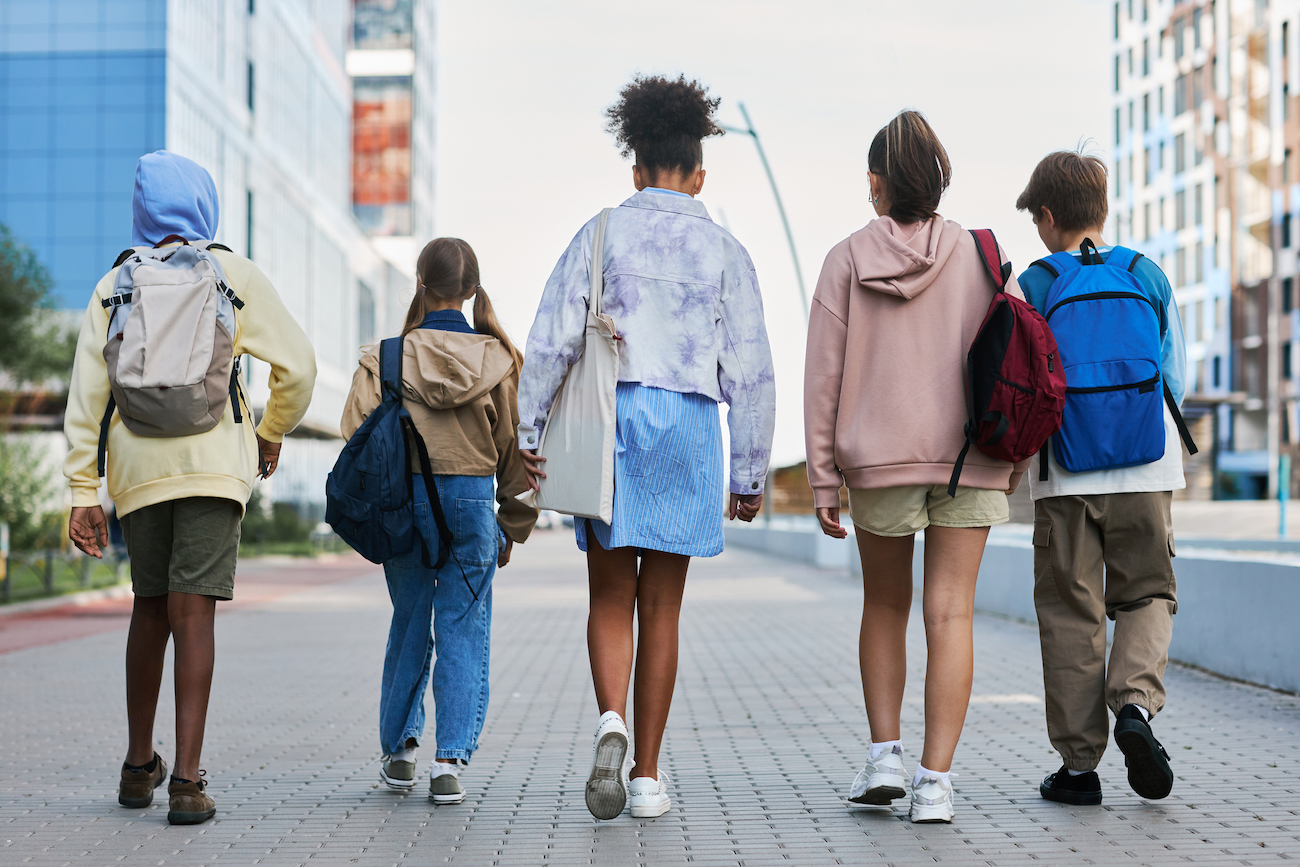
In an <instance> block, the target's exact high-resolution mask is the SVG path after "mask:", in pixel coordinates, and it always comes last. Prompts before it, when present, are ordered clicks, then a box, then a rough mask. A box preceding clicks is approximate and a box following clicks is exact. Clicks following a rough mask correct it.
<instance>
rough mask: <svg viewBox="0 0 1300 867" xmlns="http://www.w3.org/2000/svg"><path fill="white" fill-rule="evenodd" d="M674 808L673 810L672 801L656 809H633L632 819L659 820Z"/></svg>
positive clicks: (655, 807) (659, 805) (657, 806)
mask: <svg viewBox="0 0 1300 867" xmlns="http://www.w3.org/2000/svg"><path fill="white" fill-rule="evenodd" d="M672 808H673V802H672V801H666V802H664V803H662V804H658V805H656V806H654V807H633V808H632V818H633V819H658V818H659V817H660V816H662V815H663V814H664V813H667V812H668V811H669V810H671V809H672Z"/></svg>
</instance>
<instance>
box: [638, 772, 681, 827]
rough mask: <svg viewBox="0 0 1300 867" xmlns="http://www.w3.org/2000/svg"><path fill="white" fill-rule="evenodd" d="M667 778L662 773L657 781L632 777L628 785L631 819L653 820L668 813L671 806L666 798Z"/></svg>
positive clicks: (670, 799) (649, 778)
mask: <svg viewBox="0 0 1300 867" xmlns="http://www.w3.org/2000/svg"><path fill="white" fill-rule="evenodd" d="M667 783H668V778H667V776H666V775H665V774H664V772H663V771H660V772H659V779H657V780H656V779H655V778H654V777H633V778H632V782H630V783H628V789H629V792H628V794H629V796H630V799H631V801H632V818H633V819H655V818H658V817H659V816H662V815H663V814H664V813H667V812H668V808H669V807H671V806H672V805H673V801H672V798H669V797H668V786H667Z"/></svg>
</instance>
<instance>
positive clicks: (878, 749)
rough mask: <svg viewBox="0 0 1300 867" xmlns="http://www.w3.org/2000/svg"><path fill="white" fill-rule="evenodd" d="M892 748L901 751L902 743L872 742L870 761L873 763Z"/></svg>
mask: <svg viewBox="0 0 1300 867" xmlns="http://www.w3.org/2000/svg"><path fill="white" fill-rule="evenodd" d="M894 747H898V748H899V749H900V750H901V749H902V748H903V742H902V741H881V742H880V743H876V742H875V741H872V742H871V761H873V762H874V761H875V760H876V759H878V758H880V757H881V756H882V755H884V754H885V753H887V752H889V751H890V750H892V749H893V748H894Z"/></svg>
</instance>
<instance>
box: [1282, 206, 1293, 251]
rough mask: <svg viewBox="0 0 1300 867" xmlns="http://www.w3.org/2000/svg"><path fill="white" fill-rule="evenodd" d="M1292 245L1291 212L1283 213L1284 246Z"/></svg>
mask: <svg viewBox="0 0 1300 867" xmlns="http://www.w3.org/2000/svg"><path fill="white" fill-rule="evenodd" d="M1290 246H1291V215H1290V214H1289V213H1286V214H1283V215H1282V247H1283V249H1285V248H1287V247H1290Z"/></svg>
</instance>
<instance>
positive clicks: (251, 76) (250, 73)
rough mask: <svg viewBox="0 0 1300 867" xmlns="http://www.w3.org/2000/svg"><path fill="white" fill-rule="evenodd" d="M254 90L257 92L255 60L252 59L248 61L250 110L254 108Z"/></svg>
mask: <svg viewBox="0 0 1300 867" xmlns="http://www.w3.org/2000/svg"><path fill="white" fill-rule="evenodd" d="M254 92H255V88H254V86H253V61H251V60H250V61H248V110H249V111H252V110H253V93H254Z"/></svg>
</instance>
